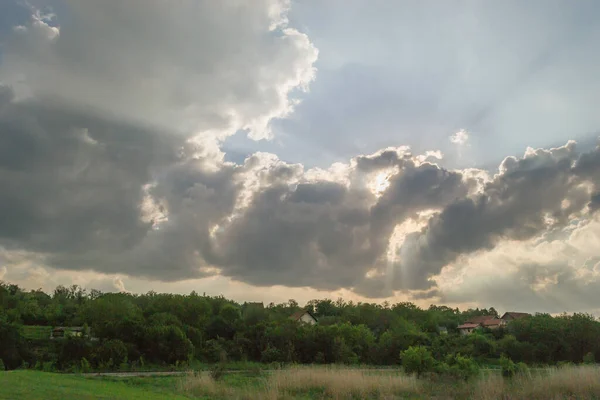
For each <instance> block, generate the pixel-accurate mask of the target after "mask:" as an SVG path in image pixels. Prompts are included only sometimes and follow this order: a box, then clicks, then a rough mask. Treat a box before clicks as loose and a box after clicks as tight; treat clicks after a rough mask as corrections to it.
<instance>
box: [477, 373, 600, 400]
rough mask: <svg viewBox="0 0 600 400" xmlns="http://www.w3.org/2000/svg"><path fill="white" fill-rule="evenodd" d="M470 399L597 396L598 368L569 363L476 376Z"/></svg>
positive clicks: (537, 399)
mask: <svg viewBox="0 0 600 400" xmlns="http://www.w3.org/2000/svg"><path fill="white" fill-rule="evenodd" d="M471 398H473V399H474V400H492V399H493V400H496V399H505V400H542V399H543V400H559V399H581V400H583V399H590V400H591V399H600V368H598V367H596V366H572V367H565V368H548V369H546V370H543V371H539V372H535V373H527V374H523V375H519V376H516V377H514V378H513V379H511V380H508V381H507V380H504V379H503V378H502V377H500V376H487V377H485V378H482V379H480V380H479V381H478V382H477V383H476V384H475V387H474V389H473V392H472V394H471Z"/></svg>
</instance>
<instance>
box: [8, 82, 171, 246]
mask: <svg viewBox="0 0 600 400" xmlns="http://www.w3.org/2000/svg"><path fill="white" fill-rule="evenodd" d="M0 93H1V95H0V98H1V99H2V100H1V101H2V102H1V103H0V188H1V191H2V195H1V196H0V238H1V239H2V242H3V244H5V245H8V246H11V245H14V246H16V247H21V246H23V247H25V248H27V249H28V250H31V251H38V252H43V253H46V252H47V253H66V254H71V253H74V254H77V253H80V252H85V251H88V250H90V249H97V250H101V251H107V252H111V251H118V250H122V249H124V248H127V247H129V246H132V245H133V244H135V243H136V242H137V241H139V239H140V238H141V237H142V236H143V235H144V234H145V232H146V231H147V230H148V229H149V226H148V224H147V223H143V222H141V220H140V210H139V203H140V201H141V196H142V193H141V186H142V185H143V184H144V183H146V182H148V181H149V180H151V173H152V170H153V169H154V168H161V167H163V166H164V165H167V164H169V163H171V162H173V161H174V160H176V150H177V148H178V146H179V145H181V142H180V141H179V140H178V139H177V137H170V138H169V139H166V138H167V137H166V136H164V135H158V134H157V133H156V132H152V131H151V130H144V129H141V128H138V127H133V126H129V125H126V124H121V123H117V122H113V121H107V120H104V119H102V118H99V117H95V116H92V115H89V114H85V113H79V112H76V111H74V110H68V111H67V110H65V109H61V108H60V107H55V106H52V105H50V104H51V103H50V102H39V101H38V102H25V103H23V102H22V103H19V104H16V103H13V102H11V98H12V95H11V92H10V90H9V89H7V88H6V87H4V88H2V90H1V91H0Z"/></svg>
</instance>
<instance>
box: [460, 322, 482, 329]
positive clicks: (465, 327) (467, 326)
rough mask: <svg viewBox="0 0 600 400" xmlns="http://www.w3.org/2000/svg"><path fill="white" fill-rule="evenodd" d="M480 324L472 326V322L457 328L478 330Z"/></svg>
mask: <svg viewBox="0 0 600 400" xmlns="http://www.w3.org/2000/svg"><path fill="white" fill-rule="evenodd" d="M478 326H479V324H472V323H470V322H467V323H464V324H462V325H459V326H457V328H458V329H472V328H477V327H478Z"/></svg>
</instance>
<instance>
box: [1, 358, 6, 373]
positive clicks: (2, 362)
mask: <svg viewBox="0 0 600 400" xmlns="http://www.w3.org/2000/svg"><path fill="white" fill-rule="evenodd" d="M5 369H6V368H5V367H4V361H2V359H1V358H0V371H4V370H5Z"/></svg>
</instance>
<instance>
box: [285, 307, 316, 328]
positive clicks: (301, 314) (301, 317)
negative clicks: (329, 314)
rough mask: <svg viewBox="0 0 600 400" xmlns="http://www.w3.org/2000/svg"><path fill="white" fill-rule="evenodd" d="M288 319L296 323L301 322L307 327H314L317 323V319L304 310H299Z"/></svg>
mask: <svg viewBox="0 0 600 400" xmlns="http://www.w3.org/2000/svg"><path fill="white" fill-rule="evenodd" d="M290 319H291V320H293V321H298V322H302V323H305V324H309V325H314V324H316V323H317V319H316V318H315V316H314V315H312V314H311V313H310V312H308V311H306V310H300V311H297V312H295V313H293V314H292V315H291V316H290Z"/></svg>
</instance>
